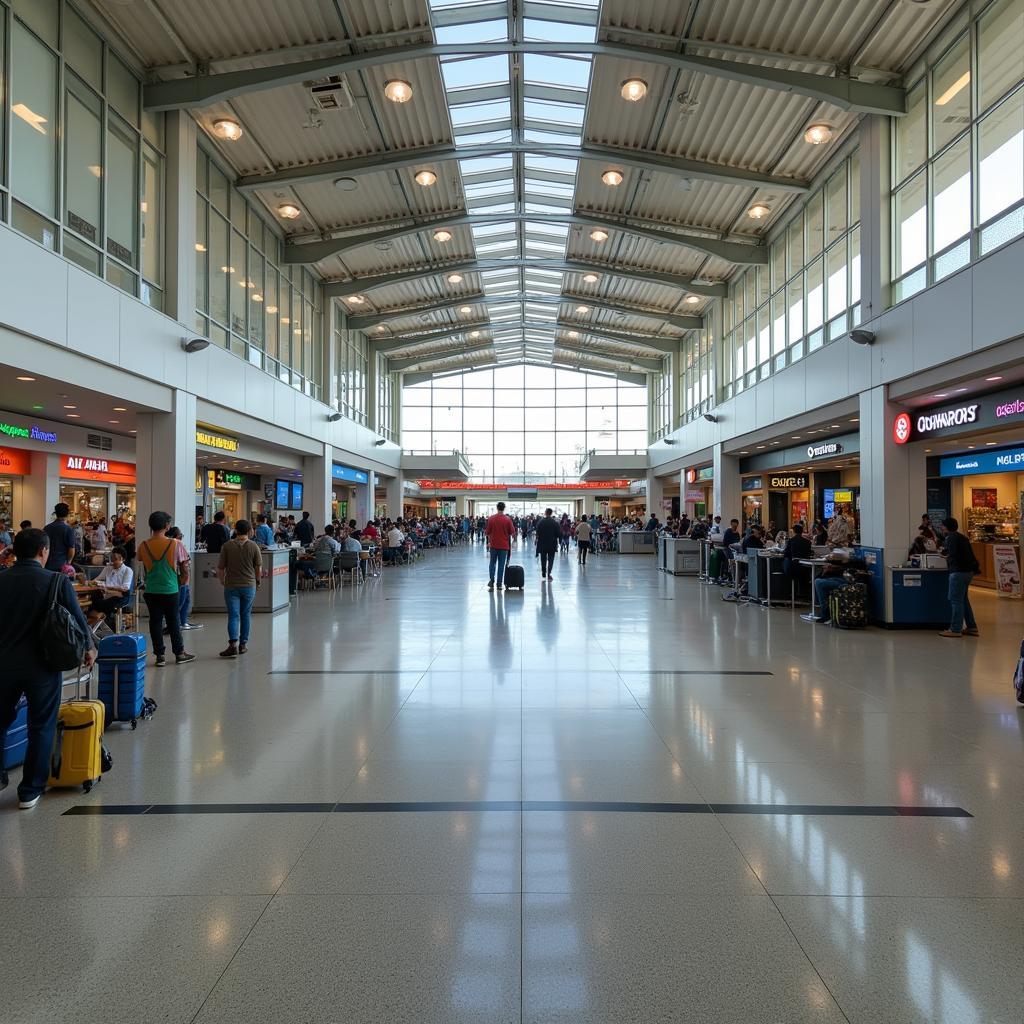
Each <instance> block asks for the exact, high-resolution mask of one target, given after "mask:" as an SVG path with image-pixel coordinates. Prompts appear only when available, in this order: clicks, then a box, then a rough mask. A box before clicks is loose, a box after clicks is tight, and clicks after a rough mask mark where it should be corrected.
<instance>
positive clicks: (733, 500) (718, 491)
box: [683, 443, 743, 523]
mask: <svg viewBox="0 0 1024 1024" xmlns="http://www.w3.org/2000/svg"><path fill="white" fill-rule="evenodd" d="M711 461H712V465H713V466H714V470H715V480H714V484H713V486H712V489H711V514H712V515H713V516H721V517H722V521H723V522H726V523H728V522H729V520H730V519H739V520H741V521H742V518H743V517H742V516H741V515H740V513H741V512H742V511H743V499H742V494H743V492H742V490H741V484H740V460H739V459H738V458H736V456H734V455H727V454H726V453H725V452H724V451H723V450H722V445H721V443H719V444H716V445H715V447H714V449H713V452H712V458H711ZM683 486H684V487H685V486H686V481H685V479H684V480H683Z"/></svg>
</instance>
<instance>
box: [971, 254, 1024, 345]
mask: <svg viewBox="0 0 1024 1024" xmlns="http://www.w3.org/2000/svg"><path fill="white" fill-rule="evenodd" d="M981 266H982V267H984V271H985V272H984V273H981V274H979V273H973V274H972V275H971V287H972V291H973V301H972V303H971V306H972V309H971V313H972V325H971V329H972V333H973V347H974V349H975V350H976V351H977V350H978V349H982V348H985V347H987V346H989V345H995V344H998V343H999V342H1000V341H1002V340H1003V339H1004V338H1015V337H1020V336H1021V335H1024V302H1021V284H1022V283H1024V238H1021V239H1018V241H1016V242H1013V243H1012V244H1011V245H1007V246H1004V247H1003V248H1002V249H1000V250H999V251H998V252H994V253H993V254H992V255H991V256H988V257H986V259H985V260H984V261H983V262H982V263H981Z"/></svg>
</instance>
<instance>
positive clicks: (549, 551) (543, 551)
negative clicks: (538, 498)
mask: <svg viewBox="0 0 1024 1024" xmlns="http://www.w3.org/2000/svg"><path fill="white" fill-rule="evenodd" d="M561 533H562V532H561V530H560V529H559V527H558V523H557V522H556V521H555V518H554V513H553V512H552V510H551V509H549V508H546V509H545V510H544V518H543V519H541V520H538V522H537V526H536V534H537V553H538V554H539V555H540V578H541V579H542V580H543V579H546V580H548V581H549V582H550V581H551V579H552V576H551V570H552V568H553V567H554V564H555V554H556V553H557V552H558V545H559V542H560V541H561Z"/></svg>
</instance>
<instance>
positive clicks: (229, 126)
mask: <svg viewBox="0 0 1024 1024" xmlns="http://www.w3.org/2000/svg"><path fill="white" fill-rule="evenodd" d="M213 134H214V135H216V136H217V138H218V139H226V140H227V141H228V142H237V141H238V140H239V139H240V138H241V137H242V134H243V132H242V126H241V125H240V124H239V123H238V122H237V121H232V120H231V118H230V117H218V118H217V120H216V121H214V122H213Z"/></svg>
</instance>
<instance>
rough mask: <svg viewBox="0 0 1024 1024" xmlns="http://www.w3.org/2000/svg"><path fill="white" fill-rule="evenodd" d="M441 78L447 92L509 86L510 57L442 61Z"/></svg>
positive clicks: (498, 55)
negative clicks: (502, 84)
mask: <svg viewBox="0 0 1024 1024" xmlns="http://www.w3.org/2000/svg"><path fill="white" fill-rule="evenodd" d="M441 76H442V77H443V78H444V87H445V90H446V91H447V92H451V91H452V90H453V89H469V88H477V87H479V86H481V85H498V84H499V83H505V84H508V57H506V56H505V55H504V54H500V53H499V54H495V55H494V56H493V57H467V58H465V59H459V58H453V59H452V60H443V61H441Z"/></svg>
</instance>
